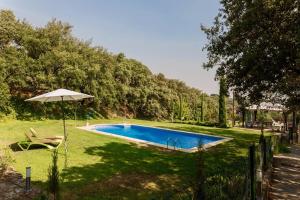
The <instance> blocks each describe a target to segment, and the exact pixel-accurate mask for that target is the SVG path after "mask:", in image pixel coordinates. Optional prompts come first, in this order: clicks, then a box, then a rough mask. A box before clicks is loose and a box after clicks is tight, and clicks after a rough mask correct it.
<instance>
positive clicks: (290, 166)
mask: <svg viewBox="0 0 300 200" xmlns="http://www.w3.org/2000/svg"><path fill="white" fill-rule="evenodd" d="M290 150H291V152H290V153H286V154H279V155H276V156H274V164H273V165H274V166H273V171H272V181H271V192H270V199H271V200H279V199H280V200H282V199H288V200H296V199H297V200H299V199H300V145H293V146H291V148H290Z"/></svg>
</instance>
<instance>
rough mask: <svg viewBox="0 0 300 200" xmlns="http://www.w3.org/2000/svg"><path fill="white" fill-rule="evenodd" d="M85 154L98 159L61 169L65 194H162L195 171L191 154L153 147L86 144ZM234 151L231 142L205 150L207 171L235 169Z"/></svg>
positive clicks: (188, 179)
mask: <svg viewBox="0 0 300 200" xmlns="http://www.w3.org/2000/svg"><path fill="white" fill-rule="evenodd" d="M85 153H86V154H88V155H92V156H99V158H101V161H99V162H97V163H95V164H90V165H84V166H73V167H69V168H67V169H65V170H63V172H62V178H63V180H64V183H63V185H64V187H65V189H66V191H67V193H69V194H70V193H72V194H73V195H75V196H76V195H77V197H78V196H80V195H87V193H90V194H97V193H109V194H110V195H113V196H123V195H124V194H126V195H130V194H131V195H134V196H135V197H137V196H139V195H142V194H143V193H149V192H150V193H153V192H154V193H155V192H156V193H157V192H158V193H159V192H162V193H165V192H166V190H170V189H171V190H172V187H173V188H184V187H186V186H190V185H191V183H192V181H193V177H194V175H195V172H196V164H195V158H196V154H194V153H184V152H178V151H166V150H164V151H163V150H161V149H159V148H156V147H153V146H150V147H149V146H147V147H144V146H138V145H136V144H134V143H130V144H124V143H117V142H111V143H108V144H106V145H103V146H92V147H87V148H86V149H85ZM237 154H238V150H237V149H236V146H235V145H226V146H224V145H220V147H219V148H214V150H213V151H209V152H207V153H205V155H206V156H205V160H206V167H207V169H206V171H207V174H214V173H217V172H219V171H220V169H222V170H223V169H224V170H225V169H227V168H229V169H230V171H234V170H237V169H236V167H235V165H236V163H238V162H240V160H241V158H242V156H239V155H237ZM120 177H121V178H120ZM122 177H123V178H122ZM121 179H124V180H123V181H120V180H121ZM114 182H117V183H114ZM148 183H154V185H156V186H157V187H156V186H155V187H154V188H151V187H150V189H149V188H148V187H147V184H148ZM74 188H76V192H74V190H73V189H74ZM68 191H69V192H68ZM140 193H142V194H140ZM74 199H76V198H74Z"/></svg>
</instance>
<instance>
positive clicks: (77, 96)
mask: <svg viewBox="0 0 300 200" xmlns="http://www.w3.org/2000/svg"><path fill="white" fill-rule="evenodd" d="M92 97H93V96H91V95H87V94H83V93H80V92H75V91H71V90H66V89H58V90H54V91H52V92H48V93H45V94H42V95H39V96H36V97H33V98H30V99H27V100H25V101H39V102H42V103H44V102H55V101H61V102H62V116H63V126H64V146H65V167H66V166H67V137H68V135H67V132H66V123H65V113H64V109H63V102H64V101H77V100H81V99H85V98H92Z"/></svg>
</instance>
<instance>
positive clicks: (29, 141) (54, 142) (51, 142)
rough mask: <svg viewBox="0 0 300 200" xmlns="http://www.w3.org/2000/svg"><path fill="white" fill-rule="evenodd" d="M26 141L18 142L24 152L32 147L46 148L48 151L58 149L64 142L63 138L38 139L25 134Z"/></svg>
mask: <svg viewBox="0 0 300 200" xmlns="http://www.w3.org/2000/svg"><path fill="white" fill-rule="evenodd" d="M25 136H26V140H24V141H20V142H18V143H17V144H18V146H19V147H20V148H21V149H22V150H23V151H24V150H28V149H29V148H30V147H31V146H33V145H35V146H36V145H37V146H44V147H46V148H48V149H57V148H58V147H59V146H60V145H61V144H62V142H63V138H51V139H50V138H37V137H33V136H32V135H30V134H29V133H25Z"/></svg>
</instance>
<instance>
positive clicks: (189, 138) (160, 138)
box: [94, 125, 224, 149]
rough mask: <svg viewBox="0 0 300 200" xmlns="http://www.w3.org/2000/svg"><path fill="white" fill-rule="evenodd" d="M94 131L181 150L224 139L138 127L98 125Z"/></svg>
mask: <svg viewBox="0 0 300 200" xmlns="http://www.w3.org/2000/svg"><path fill="white" fill-rule="evenodd" d="M94 130H96V131H100V132H106V133H110V134H114V135H118V136H124V137H128V138H133V139H139V140H144V141H146V142H152V143H157V144H161V145H168V146H170V147H174V146H175V147H176V148H183V149H191V148H194V147H198V145H199V143H201V144H208V143H211V142H215V141H218V140H222V139H224V138H220V137H215V136H209V135H200V134H193V133H188V132H182V131H176V130H167V129H160V128H151V127H145V126H138V125H98V126H96V127H95V128H94Z"/></svg>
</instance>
